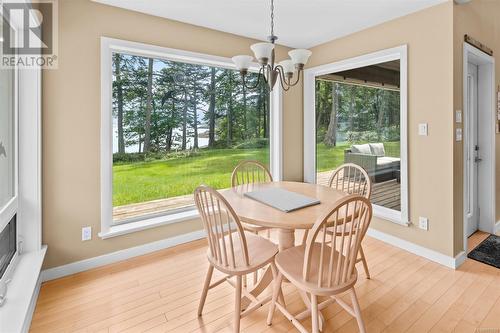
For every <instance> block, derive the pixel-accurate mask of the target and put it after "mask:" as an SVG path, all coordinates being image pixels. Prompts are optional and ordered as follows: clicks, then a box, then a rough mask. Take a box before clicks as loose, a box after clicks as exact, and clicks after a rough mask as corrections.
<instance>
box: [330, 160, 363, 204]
mask: <svg viewBox="0 0 500 333" xmlns="http://www.w3.org/2000/svg"><path fill="white" fill-rule="evenodd" d="M328 186H330V187H331V188H334V189H337V190H340V191H342V192H345V193H348V194H359V195H361V196H363V197H365V198H368V199H369V198H370V196H371V194H372V184H371V180H370V177H369V176H368V173H367V172H366V171H365V169H363V168H362V167H360V166H359V165H357V164H354V163H345V164H342V165H340V166H339V167H338V168H337V169H336V170H335V171H334V172H333V174H332V175H331V177H330V180H329V182H328Z"/></svg>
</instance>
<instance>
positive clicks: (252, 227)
mask: <svg viewBox="0 0 500 333" xmlns="http://www.w3.org/2000/svg"><path fill="white" fill-rule="evenodd" d="M241 226H242V227H243V229H245V230H246V231H250V232H253V233H256V232H260V231H265V230H269V229H271V228H268V227H262V226H260V225H255V224H250V223H244V222H241Z"/></svg>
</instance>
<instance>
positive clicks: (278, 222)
mask: <svg viewBox="0 0 500 333" xmlns="http://www.w3.org/2000/svg"><path fill="white" fill-rule="evenodd" d="M270 188H279V189H283V190H287V191H290V192H294V193H297V194H301V195H304V196H307V197H310V198H315V199H318V200H319V203H318V204H315V205H312V206H308V207H304V208H300V209H297V210H293V211H290V212H285V211H281V210H279V209H277V208H274V207H271V206H268V205H266V204H264V203H261V202H259V201H256V200H254V199H252V198H249V197H248V196H246V195H245V193H247V192H253V191H261V190H266V189H270ZM220 193H221V194H222V195H223V196H224V198H225V199H226V200H227V201H228V202H229V204H230V205H231V207H232V208H233V209H234V211H235V213H236V215H237V216H238V218H239V219H240V220H241V222H244V223H249V224H254V225H257V226H262V227H268V228H273V229H275V230H277V233H278V247H279V251H284V250H286V249H289V248H291V247H293V246H295V231H296V230H305V231H307V230H309V229H312V227H313V226H314V224H315V222H316V221H317V220H318V219H320V218H321V217H323V216H324V214H326V213H327V211H328V210H329V209H330V210H331V209H332V208H333V203H335V202H336V201H337V200H339V199H342V198H343V197H345V196H346V195H347V194H346V193H345V192H342V191H340V190H336V189H333V188H330V187H327V186H323V185H317V184H310V183H301V182H291V181H275V182H268V183H251V184H243V185H239V186H235V187H232V188H228V189H225V190H222V191H220ZM297 265H302V263H297ZM272 281H273V274H272V271H271V268H270V267H267V268H266V269H265V271H264V273H263V274H261V275H260V278H259V280H258V281H257V283H255V285H253V286H252V288H249V293H250V294H252V295H253V296H254V297H257V296H258V295H260V294H262V292H263V291H264V290H265V289H266V288H267V287H268V286H269V285H270V284H271V283H272ZM301 297H302V299H303V301H304V303H305V304H306V306H307V307H310V302H309V298H308V296H307V295H306V294H305V293H301ZM269 299H270V296H268V297H266V298H264V299H263V301H262V304H264V303H265V302H266V301H268V300H269ZM250 302H251V300H250V299H249V298H246V297H244V298H243V299H242V308H245V307H246V306H248V305H249V304H250ZM320 317H321V318H320V319H321V321H320V323H323V322H324V319H323V318H322V316H320Z"/></svg>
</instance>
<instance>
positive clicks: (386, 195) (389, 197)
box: [316, 171, 401, 210]
mask: <svg viewBox="0 0 500 333" xmlns="http://www.w3.org/2000/svg"><path fill="white" fill-rule="evenodd" d="M331 174H332V171H324V172H318V173H317V174H316V182H317V183H318V184H320V185H325V186H328V180H329V179H330V176H331ZM371 201H372V203H374V204H376V205H379V206H384V207H387V208H390V209H394V210H401V184H400V183H398V182H397V181H396V179H392V180H389V181H386V182H382V183H374V184H373V190H372V197H371Z"/></svg>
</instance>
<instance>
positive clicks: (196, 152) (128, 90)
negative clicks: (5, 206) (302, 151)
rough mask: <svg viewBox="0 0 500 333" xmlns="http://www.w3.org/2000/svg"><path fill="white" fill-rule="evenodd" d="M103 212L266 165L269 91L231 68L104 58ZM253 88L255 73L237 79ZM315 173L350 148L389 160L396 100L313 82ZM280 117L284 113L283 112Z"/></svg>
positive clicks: (394, 143) (394, 144)
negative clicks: (107, 65) (376, 149)
mask: <svg viewBox="0 0 500 333" xmlns="http://www.w3.org/2000/svg"><path fill="white" fill-rule="evenodd" d="M112 64H113V67H112V69H113V132H114V137H113V152H114V154H113V161H114V166H113V205H114V206H123V205H128V204H133V203H140V202H147V201H150V200H156V199H164V198H172V197H177V196H181V195H189V194H191V193H192V192H193V190H194V189H195V188H196V187H197V186H198V185H200V184H202V183H204V184H208V185H211V186H213V187H215V188H219V189H220V188H227V187H229V186H230V176H231V172H232V170H233V168H234V167H235V166H236V164H237V163H238V162H239V161H241V160H243V159H256V160H259V161H261V162H263V163H265V164H268V162H269V112H270V106H269V102H270V101H269V89H268V87H267V85H266V84H264V83H263V80H261V83H262V84H261V85H260V86H258V87H257V88H256V89H254V90H247V89H245V87H244V85H243V84H242V82H241V78H240V74H239V73H238V72H237V71H235V70H232V69H227V68H220V67H210V66H203V65H198V64H189V63H182V62H176V61H170V60H165V59H152V58H145V57H140V56H135V55H127V54H120V53H114V54H113V59H112ZM247 79H248V82H249V84H250V85H253V84H254V83H256V80H257V76H256V74H252V73H250V74H249V75H248V77H247ZM316 92H317V93H316V123H317V143H318V145H317V165H318V167H317V168H318V171H325V170H331V169H333V168H335V167H336V166H337V165H339V164H341V163H342V162H343V150H344V149H345V148H347V147H348V145H350V144H352V143H358V142H373V141H377V142H380V141H381V142H384V144H385V145H386V152H387V154H388V155H389V156H399V92H398V91H394V90H387V89H376V88H369V87H364V86H358V85H351V84H343V83H334V82H330V81H322V80H318V81H317V82H316ZM284 112H286V110H284Z"/></svg>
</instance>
